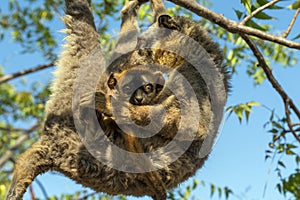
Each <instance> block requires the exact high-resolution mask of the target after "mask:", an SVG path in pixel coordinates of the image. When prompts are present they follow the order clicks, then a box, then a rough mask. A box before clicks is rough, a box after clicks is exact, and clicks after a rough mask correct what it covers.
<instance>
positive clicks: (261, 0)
mask: <svg viewBox="0 0 300 200" xmlns="http://www.w3.org/2000/svg"><path fill="white" fill-rule="evenodd" d="M256 3H257V5H258V7H261V6H263V5H265V4H267V3H269V1H267V0H257V1H256ZM283 8H284V7H281V6H276V5H272V6H270V7H268V9H283Z"/></svg>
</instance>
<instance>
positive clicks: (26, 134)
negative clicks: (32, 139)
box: [0, 123, 39, 168]
mask: <svg viewBox="0 0 300 200" xmlns="http://www.w3.org/2000/svg"><path fill="white" fill-rule="evenodd" d="M38 127H39V123H37V124H35V125H33V126H32V127H31V128H30V129H28V130H26V131H24V134H23V135H21V136H20V137H18V139H17V140H16V142H15V144H14V145H12V146H11V147H10V148H9V149H8V150H7V151H6V152H5V154H4V155H3V156H2V157H1V158H0V168H1V167H2V166H3V165H4V164H5V162H6V161H7V160H9V159H10V158H12V157H13V155H14V151H15V150H16V149H18V147H19V146H21V145H22V144H23V142H24V141H26V140H27V139H28V138H29V135H30V133H32V132H33V131H35V130H36V129H37V128H38Z"/></svg>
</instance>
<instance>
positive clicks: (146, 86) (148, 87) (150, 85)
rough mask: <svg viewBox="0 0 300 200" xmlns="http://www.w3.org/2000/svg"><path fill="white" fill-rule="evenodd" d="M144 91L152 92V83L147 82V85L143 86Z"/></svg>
mask: <svg viewBox="0 0 300 200" xmlns="http://www.w3.org/2000/svg"><path fill="white" fill-rule="evenodd" d="M144 90H145V92H152V90H153V85H152V84H151V83H148V84H147V85H145V86H144Z"/></svg>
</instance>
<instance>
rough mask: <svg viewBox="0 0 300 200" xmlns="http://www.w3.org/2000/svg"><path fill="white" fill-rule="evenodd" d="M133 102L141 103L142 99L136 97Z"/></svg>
mask: <svg viewBox="0 0 300 200" xmlns="http://www.w3.org/2000/svg"><path fill="white" fill-rule="evenodd" d="M134 100H135V101H136V102H137V103H141V102H142V101H143V97H142V96H136V97H134Z"/></svg>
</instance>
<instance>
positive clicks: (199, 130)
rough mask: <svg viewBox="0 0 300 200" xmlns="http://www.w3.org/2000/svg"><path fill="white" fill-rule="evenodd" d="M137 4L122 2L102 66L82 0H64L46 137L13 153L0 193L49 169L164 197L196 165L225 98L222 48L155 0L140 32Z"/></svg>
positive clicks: (107, 187) (20, 190) (16, 194)
mask: <svg viewBox="0 0 300 200" xmlns="http://www.w3.org/2000/svg"><path fill="white" fill-rule="evenodd" d="M145 2H146V0H134V1H128V2H127V3H126V4H125V6H124V8H123V10H122V25H121V31H120V35H121V36H120V38H119V40H118V43H117V47H116V51H115V52H114V56H113V59H112V60H111V62H110V64H109V66H108V67H107V69H104V68H105V67H103V66H102V65H104V64H103V63H105V62H104V61H103V60H102V57H103V56H102V50H101V48H100V45H99V35H98V33H97V32H96V29H95V25H94V21H93V15H92V10H91V2H90V0H66V15H65V17H64V19H63V20H64V23H65V25H66V27H67V29H66V33H67V34H68V36H67V37H66V41H67V42H66V44H65V46H64V49H65V50H64V52H63V53H62V56H61V58H60V60H59V61H58V63H57V66H58V67H57V71H56V78H55V80H54V82H53V84H52V94H51V96H50V98H49V101H48V102H47V105H46V121H45V124H44V134H43V135H42V136H41V138H40V140H39V141H38V142H36V143H35V144H34V145H33V146H32V147H31V148H29V149H28V150H27V151H25V152H24V153H23V154H21V155H20V156H19V158H18V160H17V162H16V165H15V168H14V175H13V179H12V183H11V186H10V189H9V192H8V194H7V198H6V199H7V200H19V199H21V198H22V196H23V194H24V192H25V191H26V188H27V187H28V186H29V185H30V184H31V182H32V181H33V180H34V178H35V177H36V176H37V175H39V174H42V173H44V172H46V171H49V170H53V171H58V172H60V173H62V174H64V175H66V176H68V177H70V178H71V179H73V180H75V181H76V182H78V183H80V184H82V185H84V186H86V187H90V188H92V189H94V190H95V191H98V192H105V193H107V194H111V195H118V194H122V195H133V196H144V195H149V196H151V197H153V199H155V200H165V199H166V198H167V195H166V190H169V189H172V188H174V187H176V186H177V185H178V184H179V183H181V182H182V181H184V180H186V179H187V178H188V177H190V176H192V175H194V174H195V172H196V171H197V169H199V168H200V167H201V166H202V165H203V163H204V161H205V160H206V159H207V156H208V154H209V152H210V150H211V146H212V141H213V139H214V137H215V135H216V133H217V128H218V125H219V123H220V120H221V118H222V111H223V107H224V104H225V101H226V98H227V91H228V78H229V77H228V75H227V73H226V69H225V68H224V67H222V60H223V56H222V52H221V51H220V49H219V47H218V45H217V44H216V43H215V42H213V41H212V40H211V38H210V37H209V36H208V35H207V33H206V31H205V30H203V29H202V28H201V27H199V25H198V24H197V23H196V22H193V21H191V20H189V19H186V18H184V17H170V16H168V15H166V11H165V8H164V6H163V3H162V1H161V0H151V5H152V9H153V21H154V23H153V25H152V26H151V27H150V28H148V29H147V30H146V31H145V32H144V33H142V34H141V35H140V36H138V28H137V11H138V7H139V6H140V5H141V4H142V3H145ZM127 44H128V45H127ZM124 46H126V47H128V49H124V48H123V47H124ZM204 49H205V50H204ZM91 58H94V59H91ZM102 61H103V62H102ZM78 80H79V81H78ZM78 88H79V89H78ZM79 90H80V91H79ZM92 116H96V120H94V118H93V117H92ZM101 131H102V132H104V134H102V135H101V134H99V133H100V132H101ZM111 143H113V145H112V144H111ZM114 145H115V146H117V148H116V147H115V146H114Z"/></svg>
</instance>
